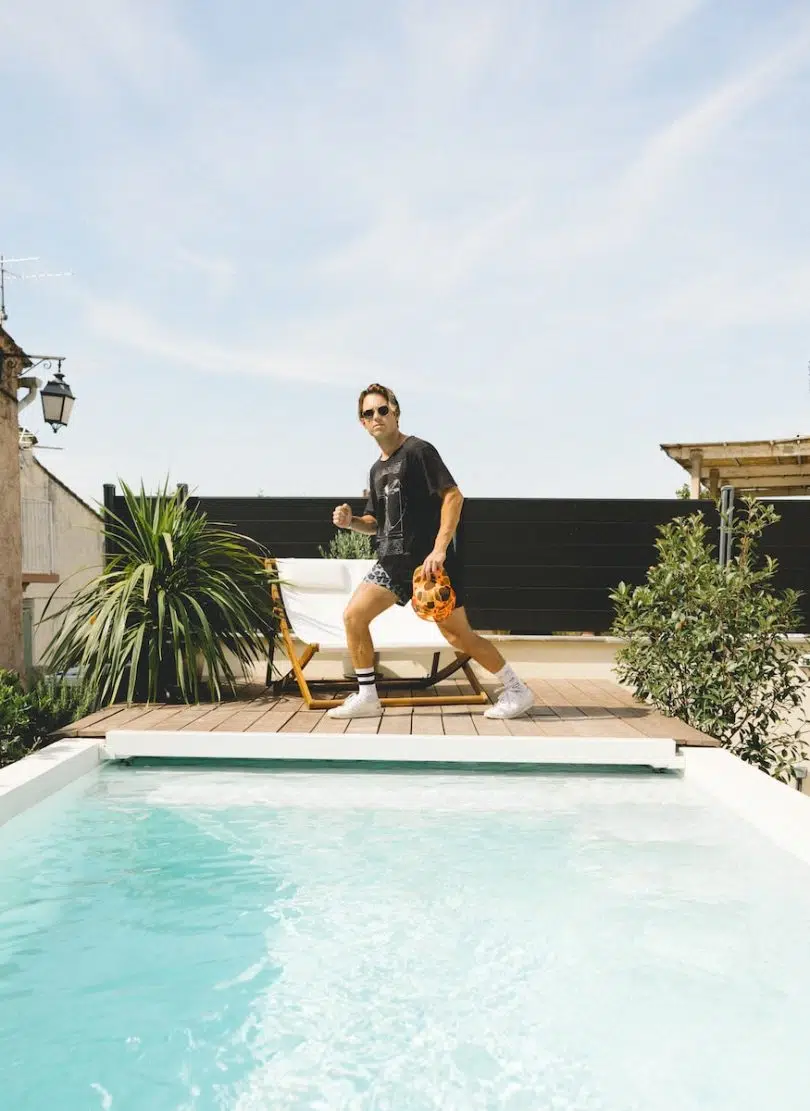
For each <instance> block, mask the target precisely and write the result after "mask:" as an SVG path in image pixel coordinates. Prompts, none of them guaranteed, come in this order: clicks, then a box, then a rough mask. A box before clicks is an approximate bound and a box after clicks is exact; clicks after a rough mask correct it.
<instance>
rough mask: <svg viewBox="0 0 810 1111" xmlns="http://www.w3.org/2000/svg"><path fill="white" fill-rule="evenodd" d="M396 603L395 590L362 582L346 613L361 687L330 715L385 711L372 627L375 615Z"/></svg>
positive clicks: (351, 652) (351, 649)
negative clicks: (376, 677) (376, 675)
mask: <svg viewBox="0 0 810 1111" xmlns="http://www.w3.org/2000/svg"><path fill="white" fill-rule="evenodd" d="M395 603H396V598H395V597H394V595H393V594H392V593H391V591H390V590H386V589H385V587H384V586H378V585H377V583H369V582H361V583H360V585H359V586H358V587H357V589H356V590H355V592H354V594H353V595H352V596H351V598H350V600H349V604H348V606H347V607H346V610H345V612H344V614H343V625H344V628H345V629H346V643H347V645H348V647H349V655H350V656H351V661H352V665H353V667H354V670H355V674H356V675H357V678H358V690H357V691H356V692H355V694H351V695H349V697H348V698H347V699H346V700H345V702H344V703H343V704H342V705H341V706H336V707H335V708H334V709H333V710H329V711H328V713H329V717H336V718H343V717H373V716H375V715H379V714H380V713H381V712H382V711H381V707H380V703H379V699H378V697H377V687H376V684H375V682H374V641H373V640H372V639H371V629H370V628H369V626H370V625H371V622H372V621H373V620H374V618H375V617H379V615H380V614H381V613H385V611H386V610H387V609H390V608H391V606H393V605H394V604H395Z"/></svg>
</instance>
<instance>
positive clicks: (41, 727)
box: [0, 671, 91, 767]
mask: <svg viewBox="0 0 810 1111" xmlns="http://www.w3.org/2000/svg"><path fill="white" fill-rule="evenodd" d="M90 702H91V696H90V693H89V692H88V691H87V689H86V688H85V687H83V686H79V685H77V684H72V683H67V682H65V681H64V680H60V679H56V678H54V677H51V676H48V677H45V678H40V679H39V680H38V682H37V683H35V684H34V685H33V686H32V687H31V689H30V690H28V691H26V690H25V689H24V688H23V685H22V683H21V681H20V678H19V676H17V675H16V674H15V673H14V672H11V671H0V767H3V766H4V765H5V764H11V763H13V762H14V761H15V760H19V759H21V758H22V757H23V756H27V755H28V753H29V752H34V751H35V750H36V749H37V748H40V747H41V746H42V745H43V744H44V743H45V742H46V741H47V740H48V738H49V737H50V736H51V735H52V734H53V733H54V732H55V731H56V730H57V729H61V728H62V727H63V726H65V725H69V724H70V722H72V721H77V720H78V719H79V718H80V717H83V716H84V715H85V714H86V713H87V711H88V709H89V706H90Z"/></svg>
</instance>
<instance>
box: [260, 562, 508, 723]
mask: <svg viewBox="0 0 810 1111" xmlns="http://www.w3.org/2000/svg"><path fill="white" fill-rule="evenodd" d="M265 567H266V568H267V570H268V571H270V572H274V573H275V572H276V565H275V561H274V560H265ZM270 590H271V593H272V598H273V602H274V604H275V614H276V623H277V633H276V635H277V636H280V638H281V642H282V643H283V645H284V651H285V652H286V654H287V659H288V660H289V661H290V670H289V671H288V672H287V674H286V675H283V676H282V677H281V678H280V679H277V680H275V681H272V680H271V675H270V672H271V668H270V667H269V666H268V678H267V682H268V686H272V688H273V691H274V692H275V693H278V694H281V693H283V692H284V691H285V690H288V689H289V688H290V686H291V685H292V682H293V680H295V682H296V683H297V684H298V690H299V691H300V693H301V697H302V698H303V700H304V702H305V703H306V706H307V709H309V710H330V709H332V707H334V706H340V705H341V703H342V702H343V701H344V699H345V698H346V695H345V694H344V696H343V698H336V697H334V696H331V697H330V696H329V695H328V693H327V696H326V697H321V698H319V697H317V696H316V694H317V693H319V692H321V691H324V692H329V691H339V690H345V691H346V694H348V693H350V692H351V691H352V690H355V689H356V687H357V681H356V680H354V679H310V680H307V678H306V677H305V675H304V668H305V667H306V666H307V664H308V663H309V662H310V660H311V659H312V658H313V656H315V655H316V654H317V652H318V651H319V646H318V645H317V644H307V645H305V646H304V650H303V652H302V653H301V655H300V656H299V654H298V652H297V650H296V647H295V642H294V641H293V634H292V630H291V628H290V623H289V621H288V620H287V614H286V612H285V609H284V600H283V599H282V596H281V591H280V589H279V586H278V582H277V581H276V582H271V583H270ZM449 647H450V646H449V645H448V648H449ZM439 658H440V653H439V652H434V654H433V663H432V666H431V669H430V672H429V673H428V674H427V675H424V676H419V677H416V678H413V679H389V678H385V677H383V676H378V679H377V682H378V684H379V685H380V686H382V687H391V688H394V689H395V690H396V689H402V688H409V689H411V690H413V689H414V688H416V689H418V690H425V689H426V688H428V687H432V686H434V685H435V684H436V683H441V682H442V680H443V679H449V678H450V676H451V675H454V674H456V672H458V671H461V672H463V673H464V675H465V676H466V678H467V681H468V682H469V684H470V687H471V688H472V691H471V693H469V694H408V695H405V694H403V695H386V694H383V695H381V697H380V702H381V703H382V704H383V706H465V705H481V704H484V703H486V702H488V701H489V699H488V697H487V694H486V692H485V691H484V690H483V689H482V687H481V684H480V683H479V682H478V677H477V676H476V674H475V672H474V671H473V669H472V667H471V666H470V657H469V656H467V655H464V654H463V653H459V652H457V653H456V659H455V660H454V661H453V662H452V663H449V664H447V665H445V667H442V668H440V667H439Z"/></svg>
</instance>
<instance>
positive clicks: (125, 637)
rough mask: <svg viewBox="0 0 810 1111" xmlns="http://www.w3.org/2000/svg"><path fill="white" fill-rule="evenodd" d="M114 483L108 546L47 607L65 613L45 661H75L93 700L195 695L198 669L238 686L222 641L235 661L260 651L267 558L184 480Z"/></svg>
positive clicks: (266, 623) (218, 684) (215, 686)
mask: <svg viewBox="0 0 810 1111" xmlns="http://www.w3.org/2000/svg"><path fill="white" fill-rule="evenodd" d="M122 489H123V494H124V499H125V502H126V507H127V513H126V514H125V515H124V516H121V517H119V516H117V515H116V514H115V513H113V512H112V511H111V510H109V509H106V508H104V509H103V511H102V513H103V519H104V526H105V531H106V533H107V536H108V537H109V538H110V539H111V541H112V550H113V552H114V554H113V555H112V556H111V558H110V559H108V561H107V565H106V567H105V569H104V571H103V572H102V574H100V575H99V576H98V577H97V578H95V579H94V580H93V581H92V582H90V583H88V584H87V585H86V586H84V587H82V588H81V589H80V590H79V591H78V593H77V594H76V595H75V596H74V597H73V598H71V599H70V601H69V602H67V604H65V605H64V606H63V607H62V608H61V609H60V610H58V611H57V612H56V613H55V614H53V616H55V617H56V618H61V619H62V624H61V627H60V628H59V631H58V632H57V633H56V635H55V636H54V638H53V639H52V641H51V643H50V644H49V646H48V649H47V651H46V664H47V667H48V668H49V670H51V671H53V672H56V673H57V674H61V673H64V672H65V671H67V670H68V669H70V668H74V667H75V668H79V670H80V673H81V675H82V677H83V681H84V682H85V684H86V685H87V686H88V687H89V689H91V690H92V691H93V692H94V701H95V704H96V705H98V706H106V705H109V704H110V703H113V702H116V701H120V700H121V699H122V698H123V697H124V696H125V697H126V700H127V701H130V702H131V701H133V700H136V699H137V700H138V701H149V702H156V701H174V700H177V699H178V698H179V699H181V700H183V701H185V702H196V701H199V698H200V690H201V676H200V672H202V675H203V677H204V679H205V681H206V682H207V684H208V693H209V695H210V696H212V697H214V698H217V699H219V698H221V697H222V693H223V690H226V691H228V692H232V691H233V689H234V686H235V680H236V675H235V673H234V670H233V668H232V667H231V665H230V663H229V661H228V654H229V653H232V654H233V656H235V657H236V659H237V660H238V662H239V664H240V666H241V669H242V671H243V672H244V671H245V670H246V668H247V666H248V665H249V664H251V663H253V662H254V661H256V660H258V659H261V658H262V656H263V655H265V654H266V650H267V649H266V639H265V638H266V637H267V635H268V634H270V635H272V632H271V630H272V627H273V604H272V599H271V597H270V587H269V576H268V573H267V571H266V570H265V567H264V562H263V560H262V558H261V557H260V556H259V554H258V553H257V552H255V551H252V550H251V548H250V547H249V545H251V544H253V542H252V541H250V540H249V538H247V537H244V536H240V535H239V534H237V533H234V532H231V531H229V530H228V529H226V528H223V527H220V526H217V525H214V524H211V523H209V521H208V518H207V516H206V514H205V513H203V512H201V511H200V510H199V509H198V508H196V507H194V506H193V505H191V504H190V503H189V500H188V494H187V493H186V492H185V491H184V490H180V489H179V490H177V491H176V492H171V493H170V492H169V489H168V484H165V485H164V487H163V489H162V490H160V491H159V492H158V493H157V494H156V495H149V494H147V493H146V491H145V490H144V488H143V485H141V488H140V492H139V493H137V494H136V493H134V492H133V491H132V490H131V489H130V488H129V487H128V486H126V485H125V484H123V483H122ZM53 598H54V595H51V598H50V599H49V602H48V606H46V610H45V614H43V617H44V616H45V615H46V614H47V612H48V607H49V606H50V604H51V602H52V601H53Z"/></svg>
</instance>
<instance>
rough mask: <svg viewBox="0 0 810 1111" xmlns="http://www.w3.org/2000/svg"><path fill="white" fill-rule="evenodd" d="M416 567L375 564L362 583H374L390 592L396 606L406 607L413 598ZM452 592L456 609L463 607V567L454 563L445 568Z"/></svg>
mask: <svg viewBox="0 0 810 1111" xmlns="http://www.w3.org/2000/svg"><path fill="white" fill-rule="evenodd" d="M415 570H416V567H410V566H405V567H398V566H393V567H385V566H384V565H383V564H382V563H375V564H374V566H373V567H372V568H371V570H370V571H369V572H368V574H367V575H365V576H364V578H363V582H367V583H375V584H376V585H377V586H384V587H385V589H386V590H390V591H391V593H392V594H393V595H394V597H395V598H396V600H397V605H398V606H407V605H408V603H409V602H410V600H411V598H412V597H413V573H414V571H415ZM447 572H448V574H449V575H450V581H451V582H452V584H453V590H455V592H456V607H457V608H459V609H460V608H461V606H463V605H464V567H463V565H459V563H458V562H457V561H454V562H453V563H452V564H450V566H448V567H447Z"/></svg>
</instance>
